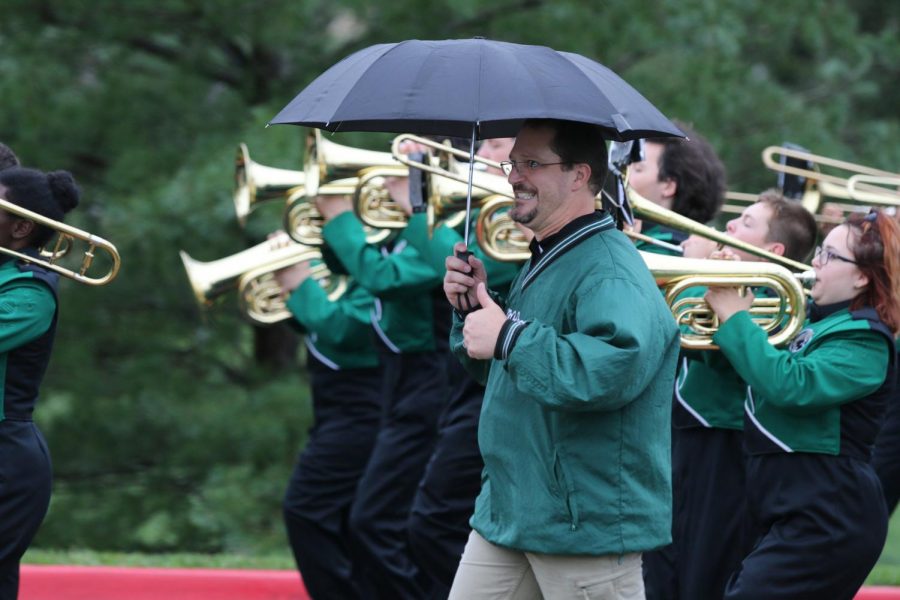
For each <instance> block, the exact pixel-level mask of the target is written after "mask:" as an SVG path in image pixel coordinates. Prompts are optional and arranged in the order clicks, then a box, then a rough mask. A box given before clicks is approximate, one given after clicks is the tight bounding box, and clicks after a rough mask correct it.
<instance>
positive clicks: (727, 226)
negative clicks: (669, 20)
mask: <svg viewBox="0 0 900 600" xmlns="http://www.w3.org/2000/svg"><path fill="white" fill-rule="evenodd" d="M736 227H737V219H731V220H730V221H728V222H727V223H726V224H725V231H726V232H727V233H728V234H733V233H734V230H735V228H736Z"/></svg>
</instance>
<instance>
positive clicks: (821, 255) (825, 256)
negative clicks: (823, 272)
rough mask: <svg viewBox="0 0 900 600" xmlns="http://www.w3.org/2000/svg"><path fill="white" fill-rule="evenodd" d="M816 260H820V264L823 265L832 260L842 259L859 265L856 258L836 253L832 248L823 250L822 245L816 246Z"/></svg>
mask: <svg viewBox="0 0 900 600" xmlns="http://www.w3.org/2000/svg"><path fill="white" fill-rule="evenodd" d="M816 260H818V261H819V264H820V265H822V266H823V267H824V266H825V265H827V264H828V261H830V260H840V261H842V262H845V263H850V264H851V265H857V264H859V263H857V262H856V261H855V260H853V259H852V258H847V257H846V256H841V255H840V254H835V253H834V252H832V251H831V250H823V249H822V246H817V247H816Z"/></svg>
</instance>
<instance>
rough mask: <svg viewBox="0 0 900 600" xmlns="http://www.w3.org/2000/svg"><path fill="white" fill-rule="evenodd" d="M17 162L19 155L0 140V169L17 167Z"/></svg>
mask: <svg viewBox="0 0 900 600" xmlns="http://www.w3.org/2000/svg"><path fill="white" fill-rule="evenodd" d="M19 164H20V163H19V157H18V156H16V153H15V152H13V151H12V148H10V147H9V146H7V145H6V144H4V143H3V142H0V170H3V169H8V168H10V167H18V166H19Z"/></svg>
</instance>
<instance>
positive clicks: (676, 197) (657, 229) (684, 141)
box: [628, 121, 725, 254]
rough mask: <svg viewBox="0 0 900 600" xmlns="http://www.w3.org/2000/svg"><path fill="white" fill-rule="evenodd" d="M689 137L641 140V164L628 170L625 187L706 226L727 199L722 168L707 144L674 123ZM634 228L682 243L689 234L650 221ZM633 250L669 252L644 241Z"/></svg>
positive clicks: (684, 127)
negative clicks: (642, 154)
mask: <svg viewBox="0 0 900 600" xmlns="http://www.w3.org/2000/svg"><path fill="white" fill-rule="evenodd" d="M676 124H677V125H678V127H679V128H680V129H681V130H682V131H683V132H684V133H685V134H686V135H687V136H688V137H687V138H649V139H646V140H643V144H642V146H643V151H644V156H643V160H640V161H637V162H634V163H632V164H631V165H629V166H628V184H629V185H630V186H631V187H632V188H633V189H634V191H635V192H637V193H638V194H639V195H641V196H643V197H644V198H646V199H647V200H649V201H651V202H653V203H655V204H658V205H660V206H662V207H663V208H666V209H668V210H671V211H673V212H675V213H677V214H679V215H682V216H685V217H687V218H689V219H692V220H694V221H697V222H698V223H707V222H709V221H710V220H712V219H713V217H715V216H716V214H717V213H718V212H719V209H720V208H721V206H722V202H723V201H724V199H725V166H724V165H723V164H722V161H721V160H719V157H718V155H717V154H716V152H715V150H713V148H712V146H711V145H710V144H709V142H707V141H706V139H704V138H703V137H702V136H701V135H700V134H698V133H697V132H696V131H694V130H693V129H691V128H690V127H688V126H687V125H685V124H684V123H681V122H678V121H676ZM639 225H640V226H639V227H636V229H638V230H639V232H640V233H643V234H644V235H647V236H649V237H651V238H654V239H657V240H660V241H663V242H668V243H672V244H680V243H681V242H682V241H684V240H685V238H686V237H687V235H686V234H685V233H684V232H682V231H679V230H676V229H672V228H670V227H666V226H665V225H662V224H660V223H655V222H652V221H648V220H645V221H641V222H639ZM636 244H637V247H638V249H639V250H643V251H645V252H655V253H661V254H671V252H669V251H667V250H665V249H663V248H661V247H660V246H658V245H654V244H652V243H650V242H646V241H638V242H637V243H636Z"/></svg>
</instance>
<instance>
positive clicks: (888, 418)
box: [872, 340, 900, 515]
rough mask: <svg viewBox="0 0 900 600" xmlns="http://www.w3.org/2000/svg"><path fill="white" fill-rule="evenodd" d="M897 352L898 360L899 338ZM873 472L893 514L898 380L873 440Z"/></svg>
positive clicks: (898, 467)
mask: <svg viewBox="0 0 900 600" xmlns="http://www.w3.org/2000/svg"><path fill="white" fill-rule="evenodd" d="M897 352H898V358H897V360H898V361H900V340H897ZM872 464H873V465H874V466H875V472H876V473H877V474H878V479H879V480H880V481H881V487H882V488H884V500H885V502H887V507H888V514H889V515H890V514H893V512H894V510H895V509H896V508H897V503H898V502H900V382H898V385H897V388H896V391H895V393H894V398H893V400H891V401H890V402H889V403H888V408H887V414H885V416H884V424H883V425H882V427H881V431H879V432H878V439H876V440H875V453H874V456H873V457H872Z"/></svg>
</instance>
